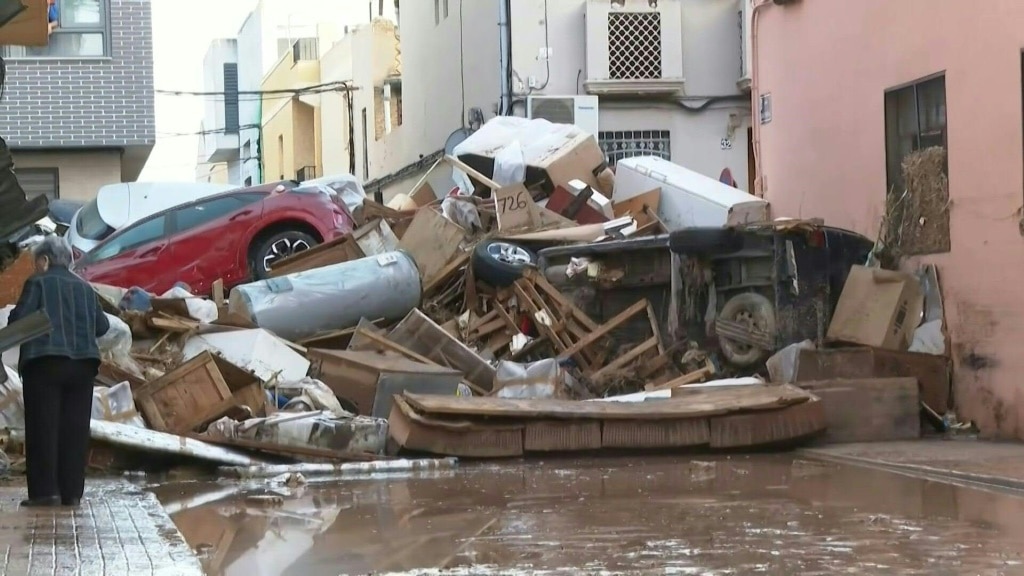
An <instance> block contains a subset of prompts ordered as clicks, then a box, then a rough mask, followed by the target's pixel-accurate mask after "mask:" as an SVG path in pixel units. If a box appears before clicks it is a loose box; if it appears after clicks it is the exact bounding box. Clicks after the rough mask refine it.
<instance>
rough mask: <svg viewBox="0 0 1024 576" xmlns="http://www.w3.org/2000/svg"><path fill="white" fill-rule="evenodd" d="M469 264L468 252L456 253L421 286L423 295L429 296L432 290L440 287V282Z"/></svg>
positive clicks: (445, 280) (443, 281)
mask: <svg viewBox="0 0 1024 576" xmlns="http://www.w3.org/2000/svg"><path fill="white" fill-rule="evenodd" d="M467 264H469V252H462V253H460V254H457V255H456V256H455V258H454V259H452V260H451V261H450V262H448V264H447V265H445V267H444V268H442V269H441V271H439V272H438V273H437V274H436V275H434V277H433V278H431V279H430V281H428V282H427V283H426V284H424V286H423V297H424V298H426V297H427V296H431V295H433V294H434V292H435V291H436V290H437V289H438V288H440V287H441V285H442V284H444V283H445V282H447V281H448V280H451V279H452V277H453V276H454V275H455V273H456V272H457V271H458V270H459V269H460V268H462V267H463V266H466V265H467Z"/></svg>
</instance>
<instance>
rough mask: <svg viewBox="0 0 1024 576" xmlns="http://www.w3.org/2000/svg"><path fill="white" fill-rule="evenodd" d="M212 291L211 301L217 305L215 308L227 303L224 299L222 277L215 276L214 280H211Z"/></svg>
mask: <svg viewBox="0 0 1024 576" xmlns="http://www.w3.org/2000/svg"><path fill="white" fill-rule="evenodd" d="M212 292H213V303H214V304H216V305H217V308H221V307H223V306H224V305H225V304H227V301H226V300H225V299H224V279H223V278H217V279H216V280H214V281H213V288H212Z"/></svg>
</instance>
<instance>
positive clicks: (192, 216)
mask: <svg viewBox="0 0 1024 576" xmlns="http://www.w3.org/2000/svg"><path fill="white" fill-rule="evenodd" d="M263 198H264V195H263V194H237V195H231V196H225V197H223V198H215V199H213V200H208V201H206V202H201V203H199V204H192V205H190V206H185V207H183V208H180V209H178V210H175V211H174V212H173V214H174V224H173V228H174V232H175V233H179V232H185V231H187V230H191V229H193V228H197V227H199V226H202V225H203V224H206V223H208V222H211V221H213V220H216V219H217V218H220V217H222V216H227V215H228V214H230V213H232V212H234V211H236V210H240V209H241V208H243V207H244V206H247V205H249V204H252V203H253V202H258V201H259V200H262V199H263Z"/></svg>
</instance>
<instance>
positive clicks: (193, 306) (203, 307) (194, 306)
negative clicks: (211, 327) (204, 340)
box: [161, 286, 219, 324]
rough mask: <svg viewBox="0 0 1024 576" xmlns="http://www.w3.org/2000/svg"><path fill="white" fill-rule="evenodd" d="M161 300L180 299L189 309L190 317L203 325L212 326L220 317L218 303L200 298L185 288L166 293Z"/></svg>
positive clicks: (177, 288)
mask: <svg viewBox="0 0 1024 576" xmlns="http://www.w3.org/2000/svg"><path fill="white" fill-rule="evenodd" d="M161 298H180V299H182V300H184V301H185V306H186V307H187V308H188V315H189V316H191V317H193V318H195V319H196V320H199V321H200V322H202V323H203V324H210V323H212V322H214V321H216V320H217V317H218V315H219V313H218V311H217V303H216V302H213V301H211V300H206V299H205V298H199V297H197V296H195V295H194V294H192V293H190V292H189V291H188V290H185V289H184V288H181V287H178V286H175V287H174V288H171V289H170V290H168V291H167V292H165V293H164V295H163V296H161Z"/></svg>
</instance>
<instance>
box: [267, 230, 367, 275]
mask: <svg viewBox="0 0 1024 576" xmlns="http://www.w3.org/2000/svg"><path fill="white" fill-rule="evenodd" d="M364 256H365V255H364V254H363V251H362V249H360V248H359V245H358V244H357V243H356V241H355V238H354V237H353V236H352V234H346V235H345V236H342V237H341V238H336V239H334V240H331V241H330V242H325V243H323V244H320V245H319V246H314V247H312V248H310V249H309V250H305V251H302V252H299V253H298V254H295V255H292V256H289V257H287V258H284V259H282V260H280V261H278V262H277V263H275V264H274V267H273V269H272V270H271V271H270V277H271V278H278V277H281V276H287V275H288V274H295V273H296V272H305V271H306V270H313V269H315V268H323V267H325V266H331V265H334V264H341V263H342V262H349V261H351V260H358V259H360V258H363V257H364Z"/></svg>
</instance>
